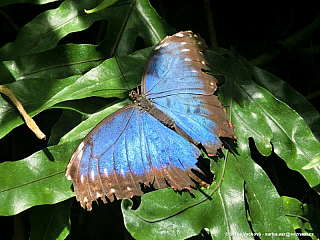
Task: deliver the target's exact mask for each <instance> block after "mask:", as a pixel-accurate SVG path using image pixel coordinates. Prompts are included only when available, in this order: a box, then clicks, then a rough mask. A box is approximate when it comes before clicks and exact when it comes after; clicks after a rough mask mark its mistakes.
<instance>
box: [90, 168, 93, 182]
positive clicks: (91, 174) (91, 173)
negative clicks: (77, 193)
mask: <svg viewBox="0 0 320 240" xmlns="http://www.w3.org/2000/svg"><path fill="white" fill-rule="evenodd" d="M90 177H91V179H92V180H94V171H93V169H91V172H90Z"/></svg>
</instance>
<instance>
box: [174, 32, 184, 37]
mask: <svg viewBox="0 0 320 240" xmlns="http://www.w3.org/2000/svg"><path fill="white" fill-rule="evenodd" d="M176 36H177V37H183V36H184V35H183V33H177V34H176Z"/></svg>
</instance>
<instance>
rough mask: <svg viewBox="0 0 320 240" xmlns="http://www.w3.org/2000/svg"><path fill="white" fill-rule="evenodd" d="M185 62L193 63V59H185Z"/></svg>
mask: <svg viewBox="0 0 320 240" xmlns="http://www.w3.org/2000/svg"><path fill="white" fill-rule="evenodd" d="M184 60H185V61H186V62H191V61H192V59H191V58H185V59H184Z"/></svg>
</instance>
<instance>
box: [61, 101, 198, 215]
mask: <svg viewBox="0 0 320 240" xmlns="http://www.w3.org/2000/svg"><path fill="white" fill-rule="evenodd" d="M199 155H200V151H199V149H198V148H196V147H195V146H194V145H192V144H190V143H189V142H188V141H186V140H185V139H184V138H182V137H180V136H179V135H178V134H177V133H175V132H174V131H172V130H170V129H168V128H167V127H166V126H165V125H163V124H162V123H160V122H159V121H158V120H156V119H155V118H154V117H152V116H151V115H150V114H148V113H147V112H143V111H141V110H140V108H139V107H138V106H137V105H136V104H131V105H129V106H127V107H124V108H122V109H120V110H118V111H117V112H115V113H113V114H111V115H110V116H108V117H107V118H105V119H104V120H103V121H102V122H101V123H99V124H98V125H97V126H96V127H95V128H94V129H93V130H92V131H91V132H90V133H89V134H88V135H87V136H86V137H85V139H84V140H83V141H82V142H81V143H80V145H79V146H78V148H77V149H76V151H75V152H74V154H73V156H72V158H71V160H70V162H69V164H68V166H67V170H66V176H67V178H68V179H70V180H71V179H72V180H73V185H74V191H75V194H76V197H77V200H78V201H80V203H81V206H82V207H83V208H87V209H88V210H91V208H92V201H96V200H97V199H98V198H101V199H102V200H103V202H107V201H108V200H109V201H113V200H114V199H115V198H117V199H122V198H125V197H126V198H130V197H132V196H133V195H138V196H139V195H141V194H142V191H141V185H140V184H141V183H144V184H146V185H150V184H153V186H154V187H155V188H157V189H160V188H164V187H167V186H168V184H170V185H171V186H172V187H173V188H175V189H178V190H181V189H183V188H187V189H189V190H190V186H194V182H193V181H192V180H191V179H190V177H192V178H194V179H196V178H197V177H196V176H195V175H194V173H193V172H192V171H191V169H192V168H196V166H195V164H196V162H197V158H198V156H199ZM167 183H168V184H167ZM105 196H106V197H107V198H108V200H107V199H106V197H105Z"/></svg>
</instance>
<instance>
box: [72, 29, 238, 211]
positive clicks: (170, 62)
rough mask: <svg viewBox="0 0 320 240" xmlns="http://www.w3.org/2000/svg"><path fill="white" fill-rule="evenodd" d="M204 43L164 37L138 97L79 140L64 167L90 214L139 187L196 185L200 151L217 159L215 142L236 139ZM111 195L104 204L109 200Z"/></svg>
mask: <svg viewBox="0 0 320 240" xmlns="http://www.w3.org/2000/svg"><path fill="white" fill-rule="evenodd" d="M205 48H206V44H205V42H204V40H203V39H202V38H201V37H200V36H199V35H196V34H194V33H192V32H191V31H185V32H179V33H176V34H174V35H173V36H170V37H166V38H165V39H163V40H162V41H161V42H160V43H159V44H158V45H157V46H156V47H155V48H154V50H153V52H152V53H151V54H150V56H149V59H148V61H147V63H146V66H145V69H144V73H143V77H142V82H141V95H139V94H138V93H136V92H134V91H131V93H130V98H131V99H132V101H133V103H132V104H130V105H128V106H126V107H123V108H122V109H120V110H118V111H116V112H115V113H113V114H111V115H109V116H108V117H106V118H105V119H104V120H103V121H102V122H100V123H99V124H98V125H97V126H96V127H95V128H94V129H93V130H92V131H91V132H90V133H89V134H88V135H87V136H86V137H85V138H84V140H83V141H82V142H81V143H80V145H79V146H78V148H77V149H76V151H75V152H74V154H73V155H72V157H71V160H70V162H69V164H68V166H67V170H66V176H67V178H68V179H69V180H71V179H72V180H73V185H74V191H75V194H76V197H77V200H78V201H80V203H81V206H82V207H83V208H87V209H88V210H91V209H92V201H97V199H98V198H101V199H102V200H103V202H105V203H106V202H108V201H111V202H112V201H114V199H122V198H130V197H132V196H134V195H137V196H139V195H142V194H143V192H142V190H141V184H145V185H146V186H150V185H153V186H154V188H156V189H160V188H165V187H168V184H169V185H170V186H171V187H173V188H174V189H177V190H182V189H188V190H189V191H192V190H191V188H190V187H195V183H194V181H192V180H191V178H192V179H194V180H195V181H201V180H200V179H199V178H198V177H197V176H196V175H195V173H194V172H193V171H194V170H193V171H192V169H197V170H198V168H197V167H196V163H197V161H198V160H197V158H198V157H199V156H200V155H201V152H200V150H199V148H201V147H204V149H205V150H206V152H207V153H208V155H214V154H215V153H216V151H217V149H218V148H220V147H221V142H220V140H219V137H221V136H222V137H230V138H233V132H234V131H233V126H232V124H231V122H230V121H229V120H228V119H227V117H226V113H225V110H224V108H223V107H222V105H221V103H220V102H219V100H218V98H217V96H214V95H213V93H214V92H215V90H216V88H217V85H216V83H217V80H216V79H215V78H214V77H213V76H211V75H208V74H206V73H204V72H203V71H202V69H204V70H209V67H208V66H207V63H208V62H207V60H206V58H205V56H204V55H203V53H202V52H201V51H202V50H204V49H205ZM106 197H107V198H108V200H107V199H106Z"/></svg>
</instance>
